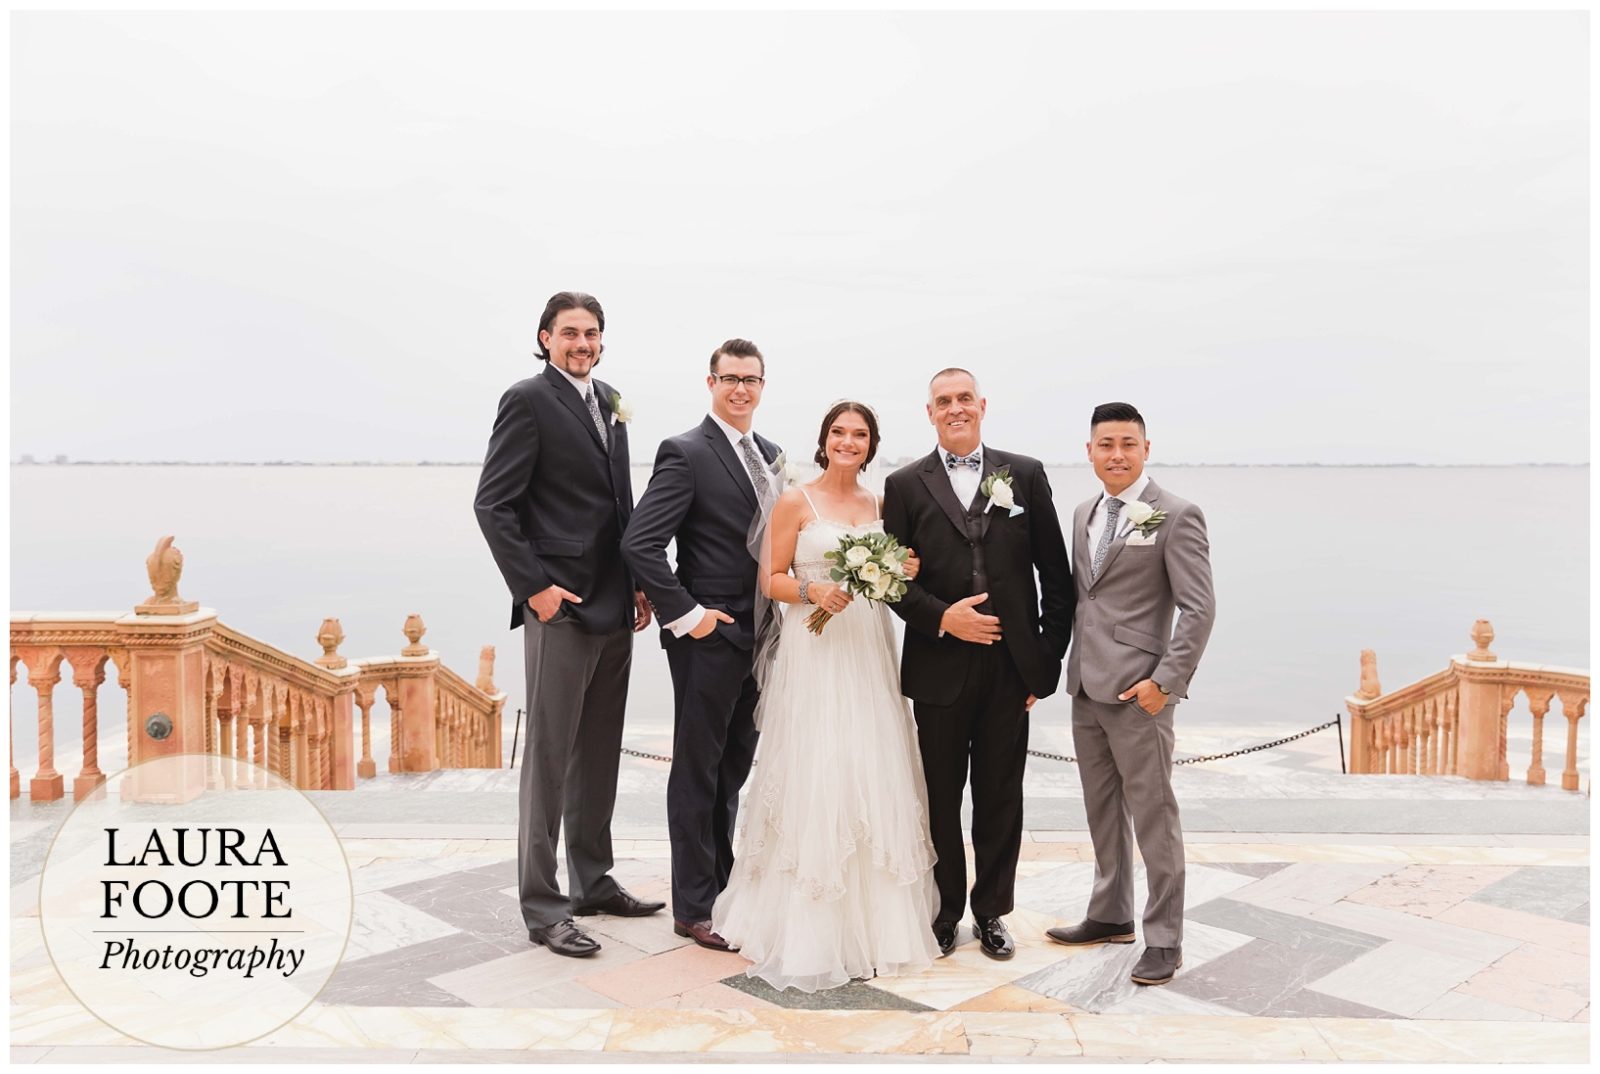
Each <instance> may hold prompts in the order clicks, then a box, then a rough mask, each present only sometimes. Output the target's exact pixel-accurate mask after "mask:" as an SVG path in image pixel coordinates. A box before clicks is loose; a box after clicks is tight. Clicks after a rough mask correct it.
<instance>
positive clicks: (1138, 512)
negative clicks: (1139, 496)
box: [1123, 500, 1167, 544]
mask: <svg viewBox="0 0 1600 1074" xmlns="http://www.w3.org/2000/svg"><path fill="white" fill-rule="evenodd" d="M1123 517H1125V518H1126V519H1127V520H1128V521H1129V522H1132V523H1133V528H1134V529H1136V530H1138V531H1139V536H1140V537H1141V538H1143V540H1139V541H1135V540H1134V539H1133V535H1132V534H1129V535H1128V543H1129V544H1153V543H1154V542H1155V539H1156V530H1158V529H1160V528H1161V523H1163V522H1165V521H1166V520H1167V513H1166V512H1165V511H1157V510H1156V509H1155V508H1154V507H1151V506H1150V505H1149V504H1147V503H1145V502H1144V501H1143V500H1134V501H1133V502H1132V503H1130V504H1129V505H1128V513H1127V514H1126V515H1125V516H1123Z"/></svg>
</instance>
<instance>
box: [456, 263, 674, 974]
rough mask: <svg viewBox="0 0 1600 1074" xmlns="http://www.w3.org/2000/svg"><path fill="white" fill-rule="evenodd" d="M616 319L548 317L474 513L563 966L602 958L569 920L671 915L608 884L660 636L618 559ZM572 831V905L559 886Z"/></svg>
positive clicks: (524, 843) (546, 918)
mask: <svg viewBox="0 0 1600 1074" xmlns="http://www.w3.org/2000/svg"><path fill="white" fill-rule="evenodd" d="M604 330H605V313H604V312H603V311H602V310H601V309H600V303H599V302H597V301H596V300H595V299H594V297H593V296H591V295H586V294H582V293H579V292H575V291H562V292H561V293H559V294H557V295H554V296H552V297H551V299H550V301H549V302H548V303H547V304H546V305H545V309H544V315H543V316H542V317H540V318H539V357H540V358H541V359H543V360H544V361H545V363H546V365H545V369H544V372H543V373H542V374H540V375H539V376H536V377H530V378H529V379H527V380H523V381H519V382H517V383H516V384H513V385H512V386H511V387H510V388H509V389H507V391H506V393H505V395H503V396H501V398H500V410H499V413H498V414H496V415H495V420H494V431H493V432H492V433H491V434H490V436H489V450H488V453H487V455H486V456H485V457H484V460H483V473H482V474H481V475H480V476H479V478H478V495H477V500H476V502H475V503H474V505H473V506H474V508H475V510H476V512H477V516H478V525H479V526H480V527H481V528H482V530H483V535H484V537H485V538H487V539H488V542H489V551H490V552H492V553H493V554H494V561H495V563H496V564H498V565H499V567H500V573H501V575H503V576H504V577H505V580H506V586H507V587H508V588H509V589H510V590H511V627H512V629H516V628H517V627H519V626H520V627H522V628H523V652H524V655H525V657H526V666H527V688H528V703H527V708H526V712H527V735H526V741H527V746H526V747H525V748H524V750H523V759H522V779H521V782H520V785H519V795H518V804H519V807H520V813H519V817H518V821H519V823H518V828H517V875H518V891H519V894H520V896H521V901H522V917H523V921H524V923H526V925H527V926H528V939H530V940H532V941H533V942H534V943H537V944H543V945H544V946H545V947H548V948H549V949H550V950H551V951H554V952H555V953H556V954H559V955H591V954H593V953H594V952H596V951H598V950H600V945H599V943H597V942H596V941H595V940H594V938H593V937H592V936H590V935H589V934H588V933H587V932H585V931H584V930H583V929H581V928H579V927H578V926H577V925H576V924H575V923H574V922H573V920H572V916H573V914H578V915H589V914H596V913H608V914H621V915H625V916H630V917H637V916H641V915H644V914H652V913H655V912H656V911H657V910H660V909H661V908H662V907H663V906H664V905H665V904H664V903H659V902H644V901H641V900H639V899H635V898H634V897H633V896H632V895H630V894H628V893H627V892H626V891H624V890H623V889H622V887H621V886H620V885H619V884H618V883H617V882H616V881H615V880H614V879H612V877H611V866H612V858H611V812H612V809H613V807H614V806H615V804H616V797H617V750H618V748H619V747H620V746H621V744H622V715H623V707H624V704H625V702H626V701H627V697H628V671H629V668H630V667H631V666H632V662H633V633H634V632H635V631H639V630H643V629H644V628H645V627H647V626H649V625H650V606H649V604H648V603H647V602H646V601H645V599H644V594H643V593H640V592H636V591H635V590H634V587H633V582H632V580H631V579H630V577H629V575H628V568H627V565H626V564H625V563H624V562H623V559H622V547H621V545H622V532H623V530H624V529H625V528H626V527H627V525H628V516H629V514H630V513H631V512H632V510H633V483H632V476H631V474H630V472H629V470H628V427H627V425H626V423H625V422H624V421H623V420H619V415H618V407H617V404H618V403H619V402H620V401H621V397H620V396H619V395H618V394H617V392H616V391H615V390H614V389H613V388H612V387H611V386H610V385H608V384H604V383H602V382H601V381H598V380H596V379H594V377H592V376H591V373H592V371H593V369H594V367H595V365H596V364H597V363H598V362H599V361H600V353H601V351H602V349H603V348H602V346H601V343H600V336H601V333H602V332H603V331H604ZM563 820H564V821H565V827H566V842H567V883H568V885H569V887H570V889H571V892H572V897H571V899H570V900H569V899H568V897H567V896H566V895H563V894H562V893H561V889H560V887H558V886H557V884H556V839H557V837H558V836H559V835H560V833H561V829H562V825H563Z"/></svg>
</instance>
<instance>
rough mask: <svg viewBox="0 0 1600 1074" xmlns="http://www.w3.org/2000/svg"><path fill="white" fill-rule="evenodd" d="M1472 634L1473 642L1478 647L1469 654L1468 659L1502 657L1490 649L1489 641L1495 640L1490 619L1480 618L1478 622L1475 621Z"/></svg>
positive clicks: (1495, 658) (1494, 658)
mask: <svg viewBox="0 0 1600 1074" xmlns="http://www.w3.org/2000/svg"><path fill="white" fill-rule="evenodd" d="M1470 636H1471V638H1472V644H1474V645H1476V646H1477V648H1476V649H1474V650H1472V652H1470V653H1468V654H1467V659H1468V660H1498V659H1500V658H1499V657H1498V656H1495V655H1494V654H1493V653H1491V652H1490V651H1489V643H1490V642H1491V641H1494V627H1492V626H1490V625H1489V620H1487V619H1479V620H1478V621H1477V622H1476V623H1473V624H1472V634H1471V635H1470Z"/></svg>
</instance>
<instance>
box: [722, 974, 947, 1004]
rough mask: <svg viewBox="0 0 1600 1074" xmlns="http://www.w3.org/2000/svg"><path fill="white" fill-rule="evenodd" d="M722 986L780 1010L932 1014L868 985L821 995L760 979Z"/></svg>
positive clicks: (741, 978) (728, 980)
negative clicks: (779, 986) (771, 1004)
mask: <svg viewBox="0 0 1600 1074" xmlns="http://www.w3.org/2000/svg"><path fill="white" fill-rule="evenodd" d="M722 983H723V984H725V985H727V986H728V987H729V988H731V989H734V990H735V991H737V992H743V993H744V994H745V995H747V996H755V997H756V998H757V999H764V1000H766V1001H767V1002H768V1003H773V1004H776V1005H777V1006H779V1007H787V1008H789V1009H790V1010H797V1011H931V1010H933V1008H932V1007H929V1006H927V1005H925V1004H922V1003H917V1002H916V1001H915V1000H909V999H904V998H902V997H900V996H897V995H895V994H894V993H892V992H885V991H884V990H883V989H881V988H873V987H872V986H871V985H870V984H867V983H866V982H865V981H851V982H850V983H849V984H845V985H840V986H839V987H838V988H828V989H824V990H822V991H821V992H801V991H799V990H798V989H794V988H785V989H784V990H783V991H781V992H780V991H778V990H777V989H776V988H773V987H772V986H771V985H769V984H768V983H767V982H765V981H763V980H762V979H761V978H759V977H747V976H745V975H744V974H742V973H736V974H734V975H733V976H732V977H724V978H723V979H722Z"/></svg>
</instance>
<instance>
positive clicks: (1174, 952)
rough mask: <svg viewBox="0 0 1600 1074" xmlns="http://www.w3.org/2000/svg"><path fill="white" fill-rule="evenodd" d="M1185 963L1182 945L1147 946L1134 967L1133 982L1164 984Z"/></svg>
mask: <svg viewBox="0 0 1600 1074" xmlns="http://www.w3.org/2000/svg"><path fill="white" fill-rule="evenodd" d="M1182 965H1183V948H1181V947H1146V948H1145V949H1144V954H1142V955H1140V956H1139V961H1138V962H1137V963H1136V964H1135V965H1134V967H1133V975H1132V976H1133V983H1134V984H1142V985H1164V984H1166V983H1167V982H1168V981H1170V980H1172V975H1173V974H1175V973H1177V972H1178V967H1179V966H1182Z"/></svg>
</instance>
